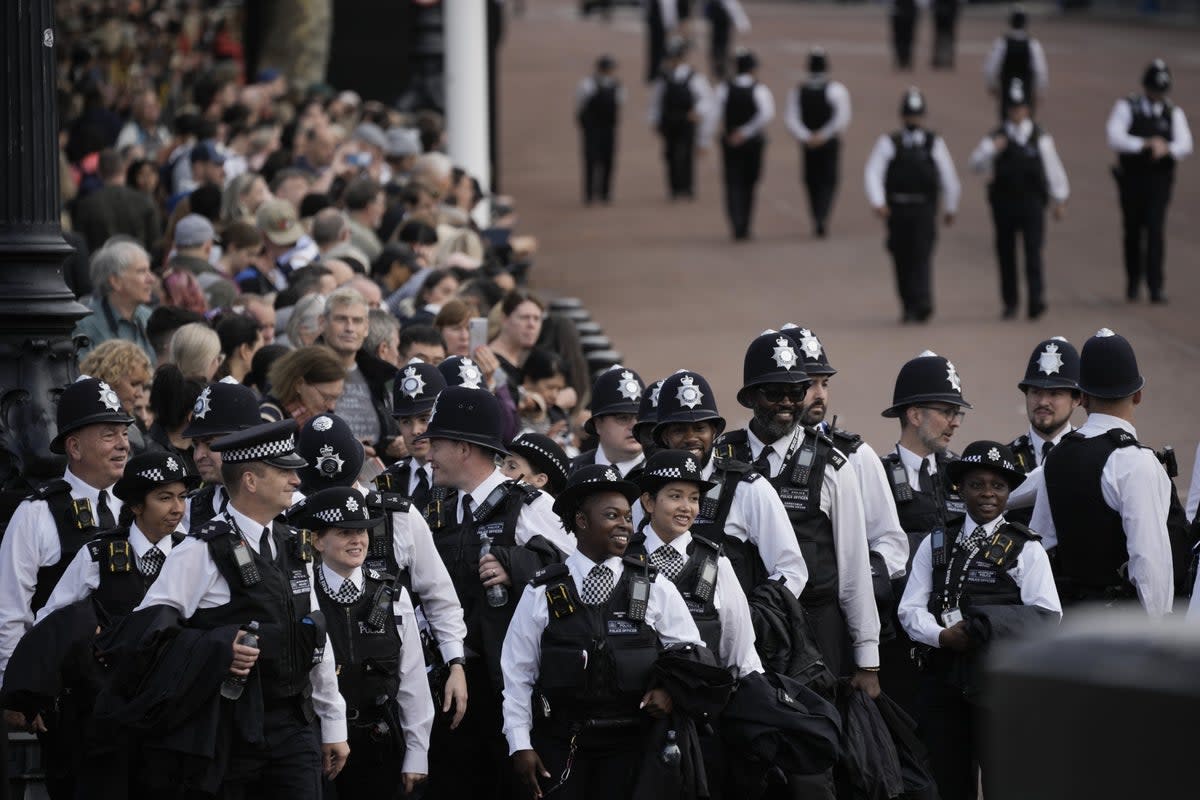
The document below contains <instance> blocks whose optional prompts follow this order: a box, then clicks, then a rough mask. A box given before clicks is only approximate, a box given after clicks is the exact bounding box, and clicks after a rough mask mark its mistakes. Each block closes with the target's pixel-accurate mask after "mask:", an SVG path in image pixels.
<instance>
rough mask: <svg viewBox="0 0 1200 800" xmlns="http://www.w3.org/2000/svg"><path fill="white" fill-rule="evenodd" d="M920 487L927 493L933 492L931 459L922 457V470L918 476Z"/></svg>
mask: <svg viewBox="0 0 1200 800" xmlns="http://www.w3.org/2000/svg"><path fill="white" fill-rule="evenodd" d="M917 483H918V484H920V485H919V486H918V488H919V489H920V490H921V491H922V492H923V493H925V494H933V475H932V474H930V472H929V459H927V458H925V459H921V472H920V474H919V475H918V476H917Z"/></svg>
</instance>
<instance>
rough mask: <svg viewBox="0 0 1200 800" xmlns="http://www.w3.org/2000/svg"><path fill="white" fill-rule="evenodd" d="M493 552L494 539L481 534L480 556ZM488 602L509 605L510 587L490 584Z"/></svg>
mask: <svg viewBox="0 0 1200 800" xmlns="http://www.w3.org/2000/svg"><path fill="white" fill-rule="evenodd" d="M491 552H492V539H491V537H490V536H488V535H487V534H486V533H481V534H479V558H480V559H481V560H482V559H483V557H484V556H486V555H487V554H489V553H491ZM487 602H488V605H489V606H491V607H492V608H500V607H501V606H506V605H508V587H506V586H504V585H503V584H500V583H498V584H496V585H495V586H489V587H488V589H487Z"/></svg>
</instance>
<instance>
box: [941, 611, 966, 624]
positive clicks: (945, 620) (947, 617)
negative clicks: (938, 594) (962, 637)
mask: <svg viewBox="0 0 1200 800" xmlns="http://www.w3.org/2000/svg"><path fill="white" fill-rule="evenodd" d="M962 621H963V613H962V609H961V608H948V609H946V610H945V611H943V612H942V626H943V627H946V628H953V627H954V626H955V625H957V624H958V623H960V622H962Z"/></svg>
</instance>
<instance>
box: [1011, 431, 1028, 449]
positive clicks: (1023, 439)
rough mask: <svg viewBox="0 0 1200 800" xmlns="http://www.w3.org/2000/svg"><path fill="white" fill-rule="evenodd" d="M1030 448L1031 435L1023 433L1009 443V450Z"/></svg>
mask: <svg viewBox="0 0 1200 800" xmlns="http://www.w3.org/2000/svg"><path fill="white" fill-rule="evenodd" d="M1024 447H1029V434H1028V433H1022V434H1021V435H1020V436H1018V437H1017V438H1015V439H1013V440H1012V441H1011V442H1009V443H1008V449H1010V450H1016V449H1018V448H1024Z"/></svg>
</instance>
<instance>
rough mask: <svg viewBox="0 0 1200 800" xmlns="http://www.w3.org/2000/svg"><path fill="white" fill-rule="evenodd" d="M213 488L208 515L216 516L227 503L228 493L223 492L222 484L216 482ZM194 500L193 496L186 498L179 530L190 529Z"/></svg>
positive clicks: (185, 531)
mask: <svg viewBox="0 0 1200 800" xmlns="http://www.w3.org/2000/svg"><path fill="white" fill-rule="evenodd" d="M213 488H214V491H213V494H212V514H210V516H216V515H217V514H220V513H221V512H222V511H224V510H225V508H224V507H225V506H226V505H228V503H229V495H228V494H227V493H226V492H225V487H224V486H223V485H221V484H217V485H216V486H215V487H213ZM194 501H195V498H194V497H189V498H188V499H187V504H186V505H184V507H183V519H182V520H181V521H180V523H179V530H181V531H183V532H184V533H187V532H188V531H190V530H191V529H192V503H193V502H194Z"/></svg>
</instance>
